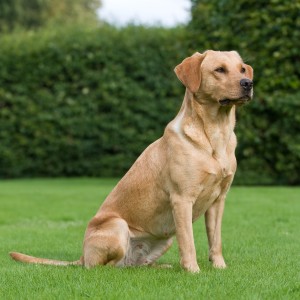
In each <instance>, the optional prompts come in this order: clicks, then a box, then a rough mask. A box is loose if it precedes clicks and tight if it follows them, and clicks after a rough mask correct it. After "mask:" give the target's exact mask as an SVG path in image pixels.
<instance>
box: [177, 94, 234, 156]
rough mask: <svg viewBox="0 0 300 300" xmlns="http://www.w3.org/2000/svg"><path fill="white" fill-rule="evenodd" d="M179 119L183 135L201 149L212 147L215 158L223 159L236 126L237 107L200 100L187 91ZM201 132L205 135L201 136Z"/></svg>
mask: <svg viewBox="0 0 300 300" xmlns="http://www.w3.org/2000/svg"><path fill="white" fill-rule="evenodd" d="M177 118H179V119H181V122H180V124H181V126H180V127H181V132H182V134H184V135H185V136H186V137H187V138H188V139H190V140H191V141H192V142H193V143H196V144H198V145H199V146H200V147H201V146H204V148H206V149H207V146H208V147H209V146H210V147H209V148H211V151H212V154H213V155H214V156H215V157H223V155H224V154H225V152H226V151H227V146H228V144H229V142H230V139H231V137H232V134H233V130H234V126H235V106H225V107H224V106H221V105H220V104H219V103H217V102H213V101H211V100H206V99H201V98H198V97H197V96H195V95H194V94H192V93H191V92H190V91H189V90H186V93H185V97H184V101H183V104H182V107H181V109H180V111H179V113H178V115H177V117H176V118H175V120H176V119H177ZM199 130H200V132H201V131H202V132H204V133H205V135H199ZM203 136H205V138H204V139H203ZM199 137H201V140H200V139H199ZM234 148H235V147H234ZM233 150H234V149H233Z"/></svg>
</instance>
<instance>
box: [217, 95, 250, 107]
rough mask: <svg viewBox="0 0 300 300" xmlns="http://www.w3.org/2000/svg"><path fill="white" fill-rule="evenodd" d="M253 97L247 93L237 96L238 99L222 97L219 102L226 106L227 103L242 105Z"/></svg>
mask: <svg viewBox="0 0 300 300" xmlns="http://www.w3.org/2000/svg"><path fill="white" fill-rule="evenodd" d="M251 99H252V98H251V97H250V96H248V95H245V96H243V97H240V98H237V99H228V98H226V99H222V100H219V103H220V104H221V105H222V106H226V105H242V104H245V103H247V102H248V101H250V100H251Z"/></svg>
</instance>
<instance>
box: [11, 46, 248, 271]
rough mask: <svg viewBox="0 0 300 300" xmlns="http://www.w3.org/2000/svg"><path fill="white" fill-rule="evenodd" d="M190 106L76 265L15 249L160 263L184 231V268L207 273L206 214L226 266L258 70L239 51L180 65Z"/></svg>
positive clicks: (138, 166)
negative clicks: (246, 109) (225, 247)
mask: <svg viewBox="0 0 300 300" xmlns="http://www.w3.org/2000/svg"><path fill="white" fill-rule="evenodd" d="M175 73H176V75H177V77H178V78H179V80H180V81H181V82H182V83H183V84H184V85H185V87H186V92H185V96H184V100H183V104H182V107H181V109H180V111H179V113H178V115H177V116H176V117H175V119H174V120H172V121H171V122H170V123H169V124H168V126H167V127H166V129H165V132H164V135H163V136H162V137H161V138H160V139H158V140H157V141H155V142H154V143H153V144H151V145H150V146H149V147H148V148H147V149H146V150H145V151H144V152H143V153H142V154H141V156H140V157H139V158H138V159H137V161H136V162H135V163H134V164H133V166H132V167H131V169H130V170H129V171H128V172H127V174H126V175H125V176H124V177H123V178H122V179H121V180H120V182H119V183H118V184H117V186H116V187H115V188H114V189H113V190H112V192H111V193H110V194H109V195H108V197H107V198H106V200H105V201H104V203H103V205H102V206H101V207H100V209H99V211H98V212H97V214H96V215H95V217H93V218H92V220H91V221H90V223H89V224H88V227H87V229H86V233H85V238H84V242H83V256H82V257H81V259H80V260H78V261H75V262H66V261H57V260H51V259H43V258H35V257H32V256H28V255H25V254H21V253H16V252H12V253H10V255H11V257H12V258H13V259H15V260H18V261H22V262H28V263H41V264H51V265H70V264H73V265H83V266H85V267H87V268H90V267H94V266H97V265H115V266H141V265H152V264H153V263H154V262H155V261H156V260H157V259H158V258H159V257H160V256H161V255H163V254H164V253H165V252H166V251H167V250H168V249H169V248H170V246H171V244H172V237H173V236H174V235H175V234H176V238H177V240H178V245H179V252H180V264H181V266H182V267H183V268H184V269H185V270H187V271H189V272H199V266H198V263H197V257H196V251H195V245H194V237H193V229H192V223H193V222H194V221H196V220H197V219H198V218H199V217H200V216H201V215H203V214H205V224H206V231H207V236H208V243H209V259H210V260H211V261H212V264H213V266H214V267H216V268H225V267H226V264H225V262H224V258H223V255H222V245H221V222H222V215H223V210H224V202H225V197H226V193H227V191H228V189H229V187H230V185H231V182H232V180H233V176H234V173H235V171H236V159H235V154H234V151H235V148H236V144H237V142H236V136H235V134H234V132H233V130H234V126H235V110H236V106H239V105H242V104H244V103H246V102H248V101H249V100H251V98H252V94H253V90H252V86H253V83H252V77H253V70H252V68H251V67H250V66H249V65H246V64H245V63H244V62H243V61H242V59H241V57H240V56H239V54H238V53H237V52H235V51H230V52H219V51H211V50H209V51H206V52H205V53H203V54H201V53H195V54H194V55H192V56H191V57H188V58H186V59H184V60H183V62H182V63H181V64H179V65H178V66H177V67H176V68H175Z"/></svg>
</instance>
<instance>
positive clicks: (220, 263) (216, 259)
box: [209, 255, 226, 269]
mask: <svg viewBox="0 0 300 300" xmlns="http://www.w3.org/2000/svg"><path fill="white" fill-rule="evenodd" d="M209 260H210V261H211V262H212V265H213V267H214V268H217V269H225V268H226V264H225V261H224V258H223V256H222V255H218V256H213V257H210V258H209Z"/></svg>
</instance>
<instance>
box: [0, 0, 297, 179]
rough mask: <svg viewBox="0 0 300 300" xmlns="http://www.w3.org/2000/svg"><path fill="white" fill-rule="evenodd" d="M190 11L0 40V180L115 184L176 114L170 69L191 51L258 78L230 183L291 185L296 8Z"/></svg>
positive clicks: (178, 97)
mask: <svg viewBox="0 0 300 300" xmlns="http://www.w3.org/2000/svg"><path fill="white" fill-rule="evenodd" d="M87 2H88V1H87ZM92 2H93V1H92ZM94 2H95V1H94ZM192 2H193V8H192V20H191V22H190V24H188V26H187V28H183V27H177V28H173V29H165V28H144V27H141V26H128V27H126V28H121V29H117V28H114V27H112V26H108V25H104V24H101V25H100V26H95V25H91V24H89V25H87V24H85V25H83V23H78V22H77V23H72V24H71V25H70V24H69V23H68V24H65V25H64V26H61V25H59V26H54V25H52V26H51V27H46V28H42V29H39V30H37V31H34V32H33V31H21V32H14V33H11V34H10V35H3V36H2V37H1V38H0V176H1V177H2V178H10V177H33V176H121V175H122V174H124V172H126V170H127V169H128V168H129V167H130V166H131V164H132V163H133V161H134V160H135V159H136V158H137V156H138V155H139V154H140V153H141V152H142V151H143V150H144V149H145V148H146V147H147V145H149V144H150V143H151V142H152V141H154V140H155V139H157V138H158V137H159V136H161V135H162V133H163V130H164V127H165V126H166V124H167V123H168V122H169V121H170V120H171V119H172V118H173V117H174V116H175V114H176V112H177V111H178V109H179V107H180V104H181V101H182V99H183V95H184V88H183V86H182V85H181V84H180V82H179V81H178V80H177V78H176V76H175V74H174V72H173V68H174V67H175V66H176V65H177V64H178V63H180V62H181V60H182V59H183V58H185V57H186V56H188V55H190V54H192V53H193V52H194V51H195V50H198V51H200V52H202V51H204V50H205V49H215V50H231V49H235V50H237V51H238V52H239V53H240V54H241V56H242V57H243V58H244V59H245V61H246V62H247V63H249V64H251V65H252V66H253V68H254V70H255V97H254V100H253V101H252V102H251V103H250V104H249V105H247V106H246V107H243V108H241V109H239V111H238V115H237V126H236V132H237V135H238V140H239V143H238V148H237V153H236V154H237V159H238V163H239V166H238V172H237V174H236V179H235V183H236V184H299V183H300V175H299V170H300V136H299V131H300V113H299V111H300V110H299V108H300V102H299V98H300V93H299V88H300V80H299V69H300V65H299V64H300V62H299V54H298V52H299V48H300V47H299V46H300V45H299V41H300V37H299V34H300V30H299V29H300V28H299V27H300V23H299V17H298V12H299V8H300V3H299V1H294V2H290V1H285V2H284V1H283V2H281V1H276V0H272V1H260V2H257V1H250V2H249V1H244V0H242V1H239V2H236V1H232V0H227V1H217V0H210V1H206V0H205V1H204V0H202V1H195V0H193V1H192Z"/></svg>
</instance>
